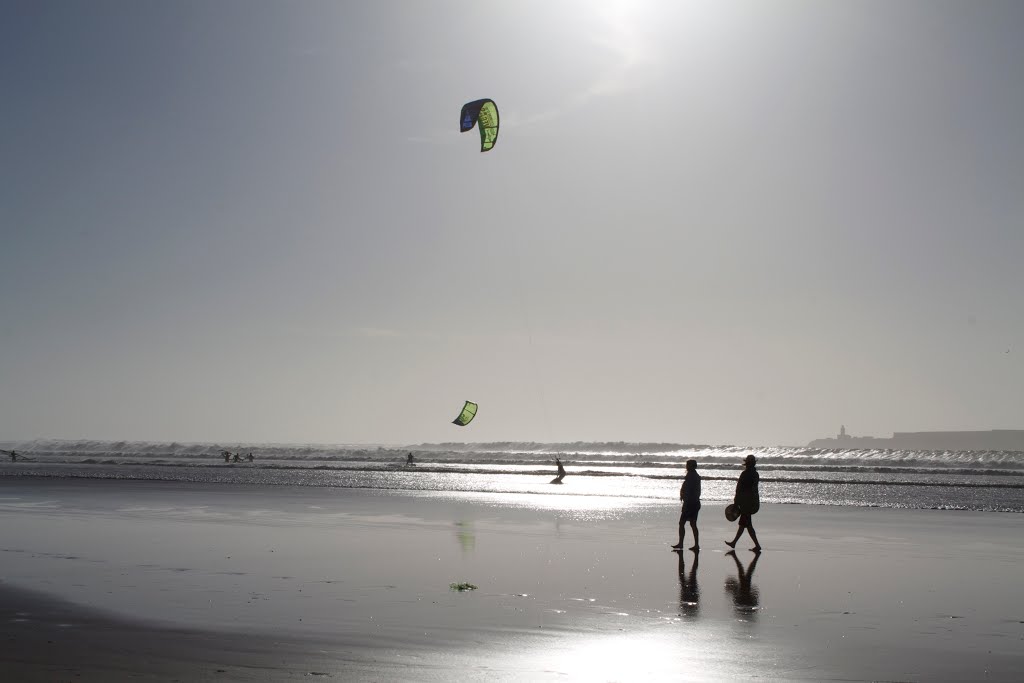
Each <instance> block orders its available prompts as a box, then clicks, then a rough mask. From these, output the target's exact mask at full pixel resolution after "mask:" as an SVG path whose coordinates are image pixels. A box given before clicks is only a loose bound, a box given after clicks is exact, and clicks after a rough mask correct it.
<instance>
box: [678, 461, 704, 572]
mask: <svg viewBox="0 0 1024 683" xmlns="http://www.w3.org/2000/svg"><path fill="white" fill-rule="evenodd" d="M679 500H681V501H682V503H683V511H682V513H680V515H679V543H677V544H675V545H674V546H672V549H673V550H682V549H683V541H685V540H686V523H687V522H689V523H690V528H691V529H693V546H691V547H690V550H692V551H693V552H695V553H699V552H700V532H699V531H697V513H699V512H700V475H699V474H697V461H696V460H687V461H686V476H685V477H683V485H682V486H680V487H679Z"/></svg>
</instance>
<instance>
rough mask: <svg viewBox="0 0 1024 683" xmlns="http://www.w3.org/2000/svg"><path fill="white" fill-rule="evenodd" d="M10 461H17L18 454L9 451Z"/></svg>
mask: <svg viewBox="0 0 1024 683" xmlns="http://www.w3.org/2000/svg"><path fill="white" fill-rule="evenodd" d="M11 462H18V454H17V453H15V452H14V451H11Z"/></svg>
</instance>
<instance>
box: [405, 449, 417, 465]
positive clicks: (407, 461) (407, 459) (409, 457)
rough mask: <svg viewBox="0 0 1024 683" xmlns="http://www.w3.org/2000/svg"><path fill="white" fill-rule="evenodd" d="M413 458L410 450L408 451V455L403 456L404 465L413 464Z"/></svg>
mask: <svg viewBox="0 0 1024 683" xmlns="http://www.w3.org/2000/svg"><path fill="white" fill-rule="evenodd" d="M413 459H414V458H413V457H412V451H409V455H407V456H405V465H406V467H409V466H410V465H415V464H416V463H414V462H413Z"/></svg>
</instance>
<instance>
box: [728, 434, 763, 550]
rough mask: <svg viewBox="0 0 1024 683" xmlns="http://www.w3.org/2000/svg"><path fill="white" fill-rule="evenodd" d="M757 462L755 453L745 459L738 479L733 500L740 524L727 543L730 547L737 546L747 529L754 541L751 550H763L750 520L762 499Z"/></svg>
mask: <svg viewBox="0 0 1024 683" xmlns="http://www.w3.org/2000/svg"><path fill="white" fill-rule="evenodd" d="M756 464H757V458H755V457H754V456H753V454H751V455H748V456H747V457H746V458H744V459H743V466H744V468H745V469H744V470H743V472H742V473H741V474H740V478H739V479H738V480H737V481H736V497H735V498H734V500H733V503H734V504H735V505H736V507H737V508H738V509H739V512H740V519H739V525H738V527H737V528H736V537H735V538H734V539H732V541H726V542H725V544H726V545H727V546H729V547H730V548H735V547H736V541H738V540H740V536H742V535H743V530H744V529H746V530H747V533H748V534H750V538H751V540H753V541H754V547H753V548H751V550H753V551H754V552H755V553H759V552H761V544H760V543H758V542H757V534H756V533H755V532H754V525H753V523H752V522H751V520H750V518H751V517H752V516H753V515H754V514H755V513H756V512H757V511H758V509H760V507H761V499H760V497H759V496H758V492H757V482H758V479H759V478H760V477H759V476H758V474H757V470H756V469H754V465H756Z"/></svg>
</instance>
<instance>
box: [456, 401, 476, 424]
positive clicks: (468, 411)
mask: <svg viewBox="0 0 1024 683" xmlns="http://www.w3.org/2000/svg"><path fill="white" fill-rule="evenodd" d="M474 417H476V404H475V403H473V402H472V401H466V405H464V406H462V412H461V413H459V416H458V417H457V418H455V419H454V420H452V424H453V425H459V426H460V427H465V426H466V425H468V424H469V423H470V422H472V421H473V418H474Z"/></svg>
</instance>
